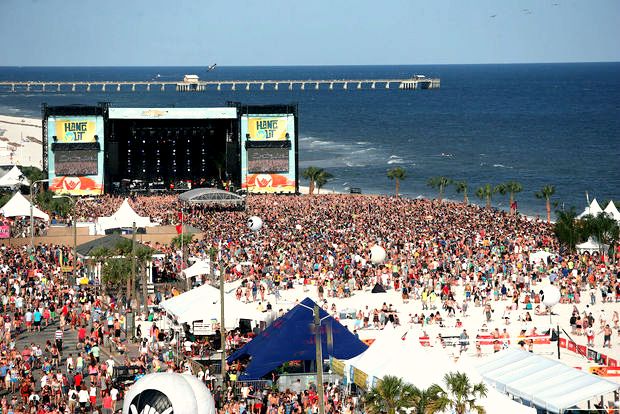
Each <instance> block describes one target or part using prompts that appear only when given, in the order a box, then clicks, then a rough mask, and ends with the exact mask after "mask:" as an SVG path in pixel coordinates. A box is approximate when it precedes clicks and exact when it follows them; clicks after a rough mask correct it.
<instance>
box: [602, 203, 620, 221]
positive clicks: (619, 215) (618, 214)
mask: <svg viewBox="0 0 620 414" xmlns="http://www.w3.org/2000/svg"><path fill="white" fill-rule="evenodd" d="M603 211H604V212H605V213H607V214H609V215H610V216H611V217H613V218H614V220H616V221H620V211H618V208H617V207H616V205H615V204H614V202H613V201H610V202H609V204H607V207H605V210H603Z"/></svg>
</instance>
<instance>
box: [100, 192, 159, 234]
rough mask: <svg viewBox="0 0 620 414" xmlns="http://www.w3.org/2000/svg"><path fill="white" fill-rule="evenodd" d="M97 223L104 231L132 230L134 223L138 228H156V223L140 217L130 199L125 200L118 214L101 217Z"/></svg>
mask: <svg viewBox="0 0 620 414" xmlns="http://www.w3.org/2000/svg"><path fill="white" fill-rule="evenodd" d="M97 223H98V224H99V226H100V227H101V229H102V230H108V229H121V228H131V227H133V225H134V223H135V225H136V227H137V228H141V227H153V226H155V224H154V223H151V219H150V218H149V217H141V216H140V215H138V213H136V212H135V211H134V209H133V208H131V206H130V205H129V199H127V198H126V199H125V200H123V204H121V206H120V207H119V208H118V210H117V211H116V213H114V214H112V215H111V216H109V217H99V219H98V220H97Z"/></svg>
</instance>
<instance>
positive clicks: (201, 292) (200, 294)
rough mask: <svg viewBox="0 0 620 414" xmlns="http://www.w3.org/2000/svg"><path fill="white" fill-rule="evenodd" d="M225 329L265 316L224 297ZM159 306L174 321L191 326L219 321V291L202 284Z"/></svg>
mask: <svg viewBox="0 0 620 414" xmlns="http://www.w3.org/2000/svg"><path fill="white" fill-rule="evenodd" d="M225 296H226V297H225V303H224V305H225V309H226V318H225V322H226V329H234V328H237V327H238V326H239V320H240V319H249V320H251V321H255V322H256V321H264V320H265V319H266V315H265V314H263V313H261V312H259V311H258V310H257V309H255V308H254V307H253V306H251V305H248V304H245V303H242V302H239V301H238V300H237V299H236V298H234V297H231V296H229V295H225ZM160 306H161V307H162V309H164V310H166V312H168V313H169V314H171V315H172V316H174V318H175V319H176V321H177V322H178V323H179V324H181V323H188V324H191V323H192V322H195V321H210V320H213V319H216V320H219V319H220V290H219V289H216V288H214V287H213V286H211V285H208V284H204V285H202V286H199V287H197V288H194V289H192V290H189V291H187V292H185V293H182V294H180V295H178V296H175V297H173V298H170V299H168V300H165V301H163V302H162V303H161V304H160Z"/></svg>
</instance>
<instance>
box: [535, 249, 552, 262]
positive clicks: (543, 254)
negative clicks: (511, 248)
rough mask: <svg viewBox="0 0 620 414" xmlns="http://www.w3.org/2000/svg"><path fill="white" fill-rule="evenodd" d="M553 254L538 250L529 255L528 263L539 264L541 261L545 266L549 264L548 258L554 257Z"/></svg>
mask: <svg viewBox="0 0 620 414" xmlns="http://www.w3.org/2000/svg"><path fill="white" fill-rule="evenodd" d="M554 256H555V254H553V253H549V252H546V251H544V250H539V251H537V252H534V253H530V263H540V261H541V260H542V261H543V262H544V263H545V264H548V263H549V258H551V257H554Z"/></svg>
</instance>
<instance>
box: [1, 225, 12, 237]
mask: <svg viewBox="0 0 620 414" xmlns="http://www.w3.org/2000/svg"><path fill="white" fill-rule="evenodd" d="M9 237H11V226H7V225H2V226H0V239H8V238H9Z"/></svg>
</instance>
